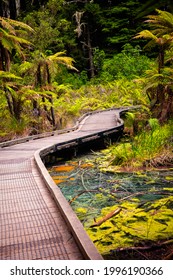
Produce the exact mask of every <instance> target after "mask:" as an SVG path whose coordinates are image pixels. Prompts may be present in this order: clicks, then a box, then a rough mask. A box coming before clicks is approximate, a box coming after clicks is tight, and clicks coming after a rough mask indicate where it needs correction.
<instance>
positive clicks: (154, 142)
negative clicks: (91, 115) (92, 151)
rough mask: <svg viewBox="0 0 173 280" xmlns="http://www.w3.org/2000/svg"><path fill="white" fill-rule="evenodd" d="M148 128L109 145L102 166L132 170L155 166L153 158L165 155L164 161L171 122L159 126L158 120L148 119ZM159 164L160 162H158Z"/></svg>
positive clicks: (168, 146) (172, 127)
mask: <svg viewBox="0 0 173 280" xmlns="http://www.w3.org/2000/svg"><path fill="white" fill-rule="evenodd" d="M149 125H150V127H151V129H150V130H144V131H143V132H141V133H140V134H138V135H137V136H135V137H134V139H132V140H131V141H130V142H127V143H121V144H119V145H116V146H112V147H110V149H108V150H106V151H105V154H106V160H105V162H104V164H103V163H102V164H101V165H102V167H106V166H107V167H106V168H107V169H108V170H112V171H113V170H116V169H119V168H118V167H120V169H121V168H127V170H133V169H138V168H143V167H152V164H153V166H154V165H156V166H154V167H157V162H156V163H155V162H154V161H153V159H154V158H156V157H158V159H159V156H160V157H161V156H162V154H163V157H164V155H165V162H166V157H167V153H168V154H169V155H170V153H169V150H170V149H171V147H172V145H173V143H171V141H170V139H171V137H172V131H173V123H172V122H170V123H168V124H165V125H164V126H160V125H159V123H158V120H156V119H150V120H149ZM159 164H160V162H159ZM163 164H164V162H163Z"/></svg>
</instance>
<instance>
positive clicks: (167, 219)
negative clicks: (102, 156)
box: [48, 153, 173, 259]
mask: <svg viewBox="0 0 173 280" xmlns="http://www.w3.org/2000/svg"><path fill="white" fill-rule="evenodd" d="M95 157H97V155H96V154H94V153H90V154H88V155H85V156H80V157H78V158H77V159H75V160H70V161H64V162H63V161H61V162H60V163H59V164H58V165H54V166H51V167H49V168H48V171H49V173H50V175H51V176H52V178H53V179H54V181H55V183H56V184H57V185H58V187H59V188H60V189H61V191H62V193H63V194H64V196H65V197H66V199H67V200H68V202H69V203H70V204H71V207H72V208H73V210H74V211H75V212H76V214H77V216H78V218H79V219H80V221H81V222H82V224H83V226H84V228H85V230H86V231H87V233H88V234H89V236H90V238H91V239H92V241H93V242H94V244H95V246H96V247H97V249H98V250H99V252H100V253H101V254H102V255H103V257H104V258H106V259H107V258H113V259H114V258H115V259H116V258H117V256H118V258H119V257H120V256H119V255H118V254H119V252H124V250H126V251H128V250H131V249H132V248H138V249H139V248H141V247H145V248H148V249H150V248H151V249H152V247H153V244H154V246H155V245H156V244H157V246H158V245H159V244H160V245H161V246H162V245H164V244H168V243H169V244H171V245H169V246H168V251H169V248H170V250H172V249H173V248H172V243H173V242H172V240H173V170H171V169H170V170H160V171H152V172H151V171H150V172H140V173H103V172H100V170H99V169H98V168H97V166H96V164H94V162H95ZM168 241H169V242H168ZM171 248H172V249H171ZM138 251H139V250H138ZM168 253H169V252H167V254H168ZM138 255H139V256H137V257H135V256H134V254H133V257H134V258H140V257H141V255H144V253H140V254H138ZM133 257H132V254H131V255H130V258H133ZM146 258H148V255H147V257H146ZM152 258H153V257H152ZM142 259H143V258H142ZM144 259H145V258H144Z"/></svg>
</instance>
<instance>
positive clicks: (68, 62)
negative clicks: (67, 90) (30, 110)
mask: <svg viewBox="0 0 173 280" xmlns="http://www.w3.org/2000/svg"><path fill="white" fill-rule="evenodd" d="M73 63H74V59H73V58H71V57H68V56H66V55H65V51H63V52H58V53H55V54H53V55H45V54H43V53H40V52H39V51H37V52H36V53H34V60H33V62H32V63H28V62H26V70H27V72H32V75H33V76H34V87H35V88H38V90H40V95H41V96H42V101H43V105H44V110H45V112H46V116H47V119H48V120H49V121H50V123H51V125H52V126H53V128H56V120H55V114H54V108H53V98H52V95H53V91H54V88H53V86H52V76H53V74H55V72H56V71H57V69H58V67H59V65H60V64H62V65H65V66H66V67H67V68H69V69H71V70H75V71H77V69H76V68H75V67H74V66H73ZM23 69H25V66H24V67H23ZM46 99H47V100H48V102H49V103H50V104H51V106H50V112H49V110H48V108H47V105H46ZM34 106H35V108H37V103H36V102H34Z"/></svg>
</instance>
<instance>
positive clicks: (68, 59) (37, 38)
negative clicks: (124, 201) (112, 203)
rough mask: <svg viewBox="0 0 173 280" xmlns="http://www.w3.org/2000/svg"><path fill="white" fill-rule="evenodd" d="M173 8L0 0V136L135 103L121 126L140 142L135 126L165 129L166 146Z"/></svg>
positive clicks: (82, 0)
mask: <svg viewBox="0 0 173 280" xmlns="http://www.w3.org/2000/svg"><path fill="white" fill-rule="evenodd" d="M172 13H173V4H172V1H169V0H164V1H163V0H162V1H157V2H155V1H148V0H143V1H138V0H130V1H129V0H124V1H119V0H114V1H110V0H107V1H102V0H100V1H99V0H94V1H90V0H73V1H72V0H70V1H64V0H60V1H55V0H42V1H41V0H40V1H39V0H38V1H36V0H35V1H34V0H33V1H27V0H26V1H20V0H12V1H1V3H0V109H1V110H0V119H1V123H0V137H1V142H2V141H6V140H10V139H14V138H16V137H21V136H26V135H32V134H38V133H41V132H43V131H50V130H55V129H61V128H63V127H65V126H70V125H73V124H74V121H75V120H76V119H77V118H78V117H79V116H80V115H81V114H82V113H85V112H87V111H91V110H96V109H105V108H110V107H116V106H129V105H140V106H141V109H140V112H138V113H137V112H136V113H135V112H134V113H128V114H127V116H126V118H127V120H126V125H127V127H126V131H125V132H126V133H127V134H128V135H130V137H133V138H134V141H136V142H140V140H139V139H138V140H137V138H135V135H138V134H139V132H140V131H141V130H142V131H146V130H148V131H149V132H152V129H153V127H154V129H162V130H163V129H165V130H166V131H167V133H166V134H165V135H167V134H168V135H169V136H168V135H167V136H165V138H164V137H163V138H164V140H161V141H163V142H164V144H163V145H162V146H164V149H166V148H165V145H166V144H165V141H168V138H169V142H170V134H171V132H170V131H171V129H172V122H171V119H172V116H173V88H172V81H173V76H172V73H173V67H172V50H173V45H172V42H173V14H172ZM165 126H166V128H165ZM148 134H149V133H148ZM138 137H139V136H138ZM140 137H142V136H140ZM140 137H139V138H140ZM152 137H153V135H152ZM153 141H154V140H153ZM138 144H139V143H136V145H138ZM159 145H160V143H158V146H159ZM159 147H160V146H159ZM162 148H163V147H162ZM156 150H157V152H158V148H156ZM155 152H156V151H154V155H155ZM170 158H172V157H171V156H168V162H170V161H171V159H170ZM117 162H118V160H115V163H117ZM166 162H167V161H166Z"/></svg>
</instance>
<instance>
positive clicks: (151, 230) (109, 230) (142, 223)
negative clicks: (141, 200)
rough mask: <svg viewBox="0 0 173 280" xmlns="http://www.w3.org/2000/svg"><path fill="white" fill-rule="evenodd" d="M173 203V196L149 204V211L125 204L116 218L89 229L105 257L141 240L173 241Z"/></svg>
mask: <svg viewBox="0 0 173 280" xmlns="http://www.w3.org/2000/svg"><path fill="white" fill-rule="evenodd" d="M172 201H173V197H169V198H163V199H159V200H158V201H156V202H153V203H150V206H151V207H150V208H149V210H148V211H147V212H146V211H145V208H142V209H141V208H140V209H139V208H138V207H137V204H135V203H133V202H123V203H122V204H121V207H123V208H122V209H123V210H122V211H121V212H120V213H119V214H118V215H117V216H115V217H112V218H111V219H109V220H107V221H106V222H105V223H103V224H102V225H101V226H99V227H96V228H94V229H93V228H87V229H86V230H87V232H88V234H89V236H90V238H91V239H92V240H93V242H94V243H95V245H96V247H97V248H98V250H99V251H100V253H101V254H103V255H104V254H107V253H108V252H110V251H111V250H114V249H117V248H119V247H122V248H123V247H124V248H125V247H129V246H135V244H136V243H137V242H140V241H146V240H150V241H158V240H161V239H169V238H173V223H172V217H173V210H172V209H170V208H167V206H169V205H170V203H172ZM114 207H115V206H112V207H106V208H104V209H102V211H101V215H106V214H108V213H109V212H111V211H112V209H113V208H114Z"/></svg>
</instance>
